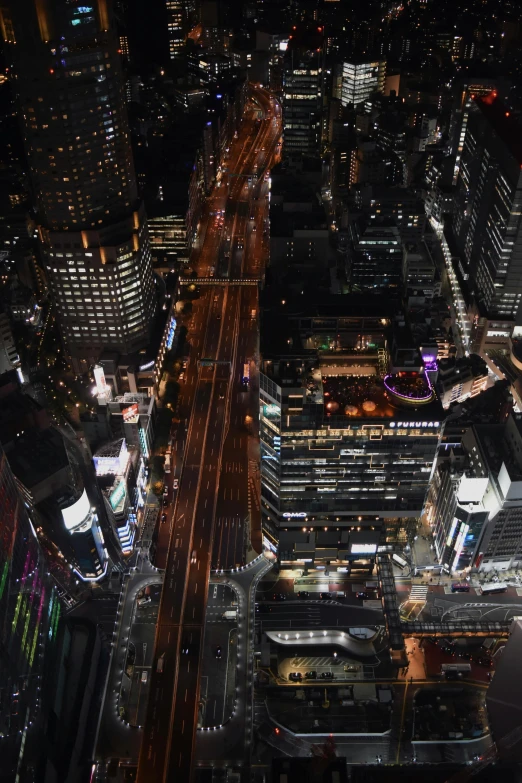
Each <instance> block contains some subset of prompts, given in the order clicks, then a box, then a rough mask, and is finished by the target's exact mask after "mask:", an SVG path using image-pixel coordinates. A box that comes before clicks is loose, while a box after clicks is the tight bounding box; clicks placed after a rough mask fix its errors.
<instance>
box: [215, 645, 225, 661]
mask: <svg viewBox="0 0 522 783" xmlns="http://www.w3.org/2000/svg"><path fill="white" fill-rule="evenodd" d="M222 652H223V650H222V648H221V647H216V649H215V650H214V655H215V656H216V658H217V659H218V660H219V659H220V658H221V653H222Z"/></svg>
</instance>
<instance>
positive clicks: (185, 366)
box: [181, 359, 188, 370]
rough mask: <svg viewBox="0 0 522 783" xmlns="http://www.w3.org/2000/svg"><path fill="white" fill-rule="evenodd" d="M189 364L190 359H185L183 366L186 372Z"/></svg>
mask: <svg viewBox="0 0 522 783" xmlns="http://www.w3.org/2000/svg"><path fill="white" fill-rule="evenodd" d="M187 364H188V359H183V362H182V365H181V366H182V367H183V369H184V370H186V369H187Z"/></svg>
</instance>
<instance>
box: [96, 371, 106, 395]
mask: <svg viewBox="0 0 522 783" xmlns="http://www.w3.org/2000/svg"><path fill="white" fill-rule="evenodd" d="M94 380H95V381H96V392H97V393H98V394H105V393H106V391H107V381H106V380H105V372H104V371H103V367H101V366H100V365H99V364H97V365H96V367H95V368H94Z"/></svg>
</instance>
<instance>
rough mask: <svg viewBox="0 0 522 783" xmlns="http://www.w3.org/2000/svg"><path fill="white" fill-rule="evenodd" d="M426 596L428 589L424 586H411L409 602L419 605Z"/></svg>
mask: <svg viewBox="0 0 522 783" xmlns="http://www.w3.org/2000/svg"><path fill="white" fill-rule="evenodd" d="M427 595H428V588H427V586H426V585H412V588H411V591H410V601H418V602H419V603H420V602H421V601H425V600H426V596H427Z"/></svg>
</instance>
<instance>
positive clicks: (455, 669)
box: [440, 663, 471, 680]
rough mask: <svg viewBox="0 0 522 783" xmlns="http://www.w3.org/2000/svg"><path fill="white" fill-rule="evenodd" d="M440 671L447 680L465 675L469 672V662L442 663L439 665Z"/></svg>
mask: <svg viewBox="0 0 522 783" xmlns="http://www.w3.org/2000/svg"><path fill="white" fill-rule="evenodd" d="M440 673H441V675H442V676H443V677H446V679H447V680H456V679H457V678H458V677H466V676H467V675H468V674H470V673H471V664H469V663H443V664H442V665H441V667H440Z"/></svg>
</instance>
